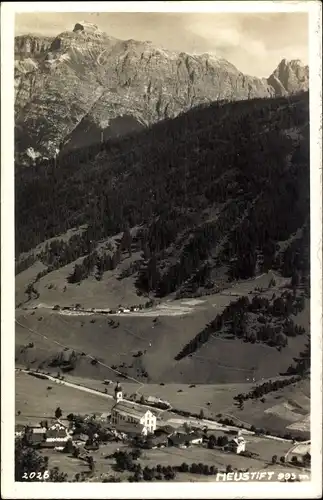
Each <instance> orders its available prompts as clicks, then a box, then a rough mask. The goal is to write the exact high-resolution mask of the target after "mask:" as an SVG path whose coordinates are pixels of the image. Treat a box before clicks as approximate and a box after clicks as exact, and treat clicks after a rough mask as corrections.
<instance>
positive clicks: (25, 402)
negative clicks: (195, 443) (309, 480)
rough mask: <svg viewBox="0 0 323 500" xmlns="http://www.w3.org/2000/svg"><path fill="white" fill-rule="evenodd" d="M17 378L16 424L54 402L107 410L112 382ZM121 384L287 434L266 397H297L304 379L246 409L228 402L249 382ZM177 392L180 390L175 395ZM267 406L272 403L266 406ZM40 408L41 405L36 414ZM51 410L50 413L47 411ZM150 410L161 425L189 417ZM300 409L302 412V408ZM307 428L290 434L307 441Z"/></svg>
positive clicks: (45, 414) (77, 408)
mask: <svg viewBox="0 0 323 500" xmlns="http://www.w3.org/2000/svg"><path fill="white" fill-rule="evenodd" d="M16 379H17V383H16V411H18V410H20V411H21V415H20V416H19V417H17V419H18V420H17V422H18V423H25V422H28V421H29V420H30V421H31V422H34V420H35V418H36V421H38V420H39V418H43V417H48V418H50V417H51V416H52V415H53V411H54V409H55V408H56V407H57V406H61V408H62V409H63V411H64V414H65V415H67V414H68V413H73V412H75V413H80V414H82V413H83V414H84V413H91V414H92V413H101V412H104V413H105V412H109V410H110V409H111V407H112V405H113V399H112V396H113V390H114V385H113V384H111V385H110V386H107V385H105V384H103V383H102V382H103V381H99V380H91V379H84V378H81V377H74V376H70V375H66V376H65V378H64V382H58V383H57V382H52V381H49V380H40V379H37V378H35V377H32V376H30V375H28V374H25V373H23V372H18V373H17V376H16ZM65 383H67V384H69V383H71V384H75V385H76V386H81V387H80V389H81V388H85V391H86V392H84V391H83V390H82V391H81V390H80V389H78V388H77V387H68V386H65V385H63V384H65ZM35 384H36V386H37V388H38V389H39V390H38V392H37V394H36V395H33V396H32V397H31V398H26V394H27V393H30V389H31V387H33V388H34V387H35ZM48 386H50V387H52V389H50V390H47V387H48ZM122 386H123V390H124V394H125V396H126V397H127V398H129V396H130V395H131V394H133V393H134V392H136V391H138V394H137V398H139V397H140V394H145V395H157V396H158V397H160V398H161V399H166V400H167V401H169V402H170V403H171V404H172V406H173V407H174V408H176V409H184V410H186V411H191V412H194V413H199V411H200V409H201V408H203V411H204V417H205V418H206V419H208V418H216V417H217V416H218V415H219V414H221V416H222V418H223V417H227V418H230V419H232V420H233V421H234V422H235V423H236V424H238V425H239V424H240V423H243V424H244V425H245V426H246V427H247V428H248V426H250V425H255V426H256V427H258V428H265V429H266V430H268V431H269V432H270V431H272V432H274V433H275V432H279V433H287V432H288V431H289V429H290V426H289V425H288V424H289V422H290V421H289V420H288V418H286V417H285V419H284V418H282V417H281V418H278V417H273V416H272V415H271V414H270V415H268V414H267V413H266V410H265V409H266V407H268V405H270V401H272V400H274V398H277V394H278V397H279V398H282V397H283V396H282V394H281V393H283V391H285V393H286V394H289V395H290V397H291V395H292V394H294V395H295V397H296V395H297V394H298V392H299V393H300V392H301V389H303V390H305V389H306V386H304V384H303V383H300V384H299V387H298V384H296V386H295V385H293V386H288V387H286V388H284V389H282V390H281V393H280V391H277V393H272V394H270V395H269V396H267V401H266V402H265V403H261V402H260V401H259V400H258V401H255V400H252V401H246V402H245V405H246V406H245V408H244V410H238V409H237V408H236V407H235V406H233V405H232V401H233V396H234V395H236V394H238V393H240V392H247V391H249V390H250V389H251V388H252V384H223V385H205V386H196V387H191V388H190V387H189V386H188V385H184V384H181V385H177V384H172V385H169V386H160V385H154V384H147V385H145V386H144V387H142V388H140V386H138V385H136V384H129V383H125V384H122ZM86 389H88V390H89V391H91V390H92V391H100V394H92V393H91V392H87V390H86ZM105 389H106V390H107V394H105V393H104V390H105ZM288 389H289V392H288ZM178 390H180V391H182V392H179V393H178ZM169 396H170V397H169ZM206 396H209V397H210V402H211V401H212V404H211V405H210V406H206V407H203V401H202V399H201V398H205V397H206ZM199 398H200V399H199ZM212 398H213V400H212ZM78 400H81V401H82V403H81V405H79V404H78ZM192 401H193V403H192ZM199 401H200V403H201V404H200V405H197V404H196V402H199ZM298 401H300V399H298ZM65 407H66V408H65ZM269 408H271V407H270V406H269ZM39 409H41V411H40V412H39ZM51 411H52V413H50V412H51ZM153 411H155V412H156V414H157V416H158V421H159V423H160V424H163V423H166V422H167V423H169V424H171V425H172V426H174V427H178V426H181V425H182V424H181V421H183V422H184V421H187V419H185V418H182V417H180V416H178V415H177V414H175V413H173V412H172V411H171V410H170V411H163V410H159V409H157V408H155V409H153ZM299 411H300V410H299ZM303 411H305V409H304V410H303ZM297 415H298V416H297ZM295 418H298V419H302V418H303V417H302V415H301V414H295ZM192 421H193V420H192ZM197 423H200V424H201V425H202V424H203V425H207V426H208V427H209V428H210V429H211V428H218V427H219V425H218V424H217V423H216V422H215V423H214V425H213V424H212V423H211V422H209V423H203V421H198V422H197ZM195 425H196V424H195ZM222 432H223V431H222ZM290 432H291V431H290ZM309 432H310V429H309V428H308V429H307V430H306V432H298V431H297V430H293V432H292V433H293V435H299V436H300V437H301V438H303V439H307V438H308V437H309Z"/></svg>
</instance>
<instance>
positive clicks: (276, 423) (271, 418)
mask: <svg viewBox="0 0 323 500" xmlns="http://www.w3.org/2000/svg"><path fill="white" fill-rule="evenodd" d="M310 410H311V408H310V380H309V379H305V380H302V381H300V382H297V383H295V384H292V385H289V386H287V387H284V388H282V389H279V390H278V391H275V392H271V393H269V394H266V395H264V402H261V401H260V400H259V399H258V400H254V399H253V400H250V399H249V400H247V401H245V402H244V405H243V409H242V410H239V409H238V408H237V407H236V406H235V407H233V408H232V409H231V410H230V412H231V414H232V415H234V416H236V417H237V418H239V419H241V420H243V421H247V422H250V423H252V424H253V425H255V426H256V427H263V428H265V429H268V430H269V431H276V432H277V431H278V432H284V433H288V432H291V433H292V434H293V435H295V436H296V435H299V436H300V437H301V438H303V439H308V437H309V435H310V422H309V413H310Z"/></svg>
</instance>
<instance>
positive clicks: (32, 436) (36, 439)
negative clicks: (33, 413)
mask: <svg viewBox="0 0 323 500" xmlns="http://www.w3.org/2000/svg"><path fill="white" fill-rule="evenodd" d="M46 431H47V429H46V427H38V426H37V427H26V431H25V438H26V443H27V444H28V445H30V446H40V445H41V444H42V443H43V442H44V441H45V436H46Z"/></svg>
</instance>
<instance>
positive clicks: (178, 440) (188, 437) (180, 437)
mask: <svg viewBox="0 0 323 500" xmlns="http://www.w3.org/2000/svg"><path fill="white" fill-rule="evenodd" d="M200 438H201V436H200V434H196V433H195V432H192V433H191V434H182V433H178V434H174V435H173V436H170V437H169V438H168V439H169V440H170V441H171V442H172V443H174V444H184V443H187V442H191V441H194V439H200Z"/></svg>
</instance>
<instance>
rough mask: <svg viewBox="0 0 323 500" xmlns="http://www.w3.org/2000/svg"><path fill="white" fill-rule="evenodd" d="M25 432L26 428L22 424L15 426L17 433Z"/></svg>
mask: <svg viewBox="0 0 323 500" xmlns="http://www.w3.org/2000/svg"><path fill="white" fill-rule="evenodd" d="M24 430H25V426H24V425H22V424H16V425H15V431H16V432H21V431H24Z"/></svg>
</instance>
